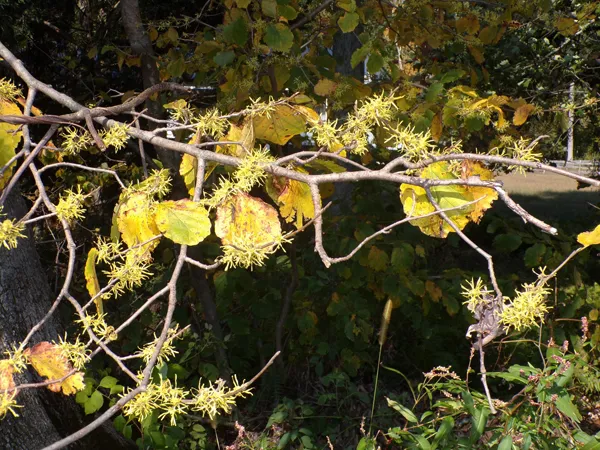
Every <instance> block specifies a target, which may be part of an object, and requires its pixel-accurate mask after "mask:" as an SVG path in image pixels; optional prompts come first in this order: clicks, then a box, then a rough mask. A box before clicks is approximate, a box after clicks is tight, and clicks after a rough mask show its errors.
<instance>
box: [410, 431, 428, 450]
mask: <svg viewBox="0 0 600 450" xmlns="http://www.w3.org/2000/svg"><path fill="white" fill-rule="evenodd" d="M412 437H413V438H415V440H416V441H417V444H418V445H419V448H420V449H421V450H430V449H431V444H430V443H429V441H428V440H427V439H425V438H424V437H423V436H421V435H420V434H413V435H412Z"/></svg>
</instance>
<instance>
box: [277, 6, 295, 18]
mask: <svg viewBox="0 0 600 450" xmlns="http://www.w3.org/2000/svg"><path fill="white" fill-rule="evenodd" d="M277 8H278V12H279V15H280V16H281V17H284V18H285V19H287V20H294V19H295V18H296V17H298V11H296V10H295V9H294V8H292V7H291V6H290V5H279V6H278V7H277Z"/></svg>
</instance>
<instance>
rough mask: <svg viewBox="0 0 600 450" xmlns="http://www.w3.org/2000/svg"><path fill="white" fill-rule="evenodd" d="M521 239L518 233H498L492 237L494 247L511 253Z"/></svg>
mask: <svg viewBox="0 0 600 450" xmlns="http://www.w3.org/2000/svg"><path fill="white" fill-rule="evenodd" d="M522 242H523V240H522V239H521V236H519V235H518V234H499V235H498V236H496V237H495V238H494V244H493V245H494V248H495V249H496V250H499V251H501V252H505V253H511V252H514V251H515V250H516V249H518V248H519V247H520V246H521V243H522Z"/></svg>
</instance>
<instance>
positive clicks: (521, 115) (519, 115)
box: [513, 103, 535, 126]
mask: <svg viewBox="0 0 600 450" xmlns="http://www.w3.org/2000/svg"><path fill="white" fill-rule="evenodd" d="M534 109H535V106H534V105H531V104H529V103H526V104H525V105H522V106H519V107H518V108H517V110H516V111H515V115H514V116H513V124H514V125H516V126H519V125H523V124H524V123H525V122H526V121H527V118H528V117H529V115H530V114H531V113H532V111H533V110H534Z"/></svg>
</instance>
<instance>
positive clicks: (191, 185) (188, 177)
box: [179, 153, 197, 195]
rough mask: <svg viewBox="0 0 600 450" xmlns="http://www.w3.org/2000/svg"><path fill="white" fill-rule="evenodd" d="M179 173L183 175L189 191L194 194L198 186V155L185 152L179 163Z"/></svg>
mask: <svg viewBox="0 0 600 450" xmlns="http://www.w3.org/2000/svg"><path fill="white" fill-rule="evenodd" d="M179 175H181V176H182V178H183V182H184V183H185V187H186V188H187V190H188V193H189V194H190V195H192V194H193V193H194V189H195V188H196V176H197V162H196V157H194V156H192V155H189V154H187V153H185V154H184V155H183V157H182V158H181V164H180V165H179Z"/></svg>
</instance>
